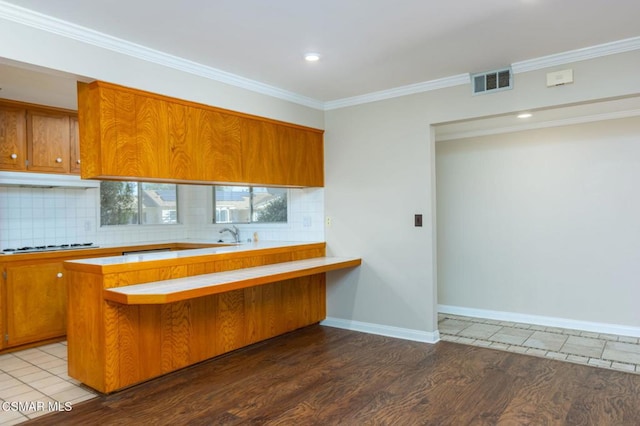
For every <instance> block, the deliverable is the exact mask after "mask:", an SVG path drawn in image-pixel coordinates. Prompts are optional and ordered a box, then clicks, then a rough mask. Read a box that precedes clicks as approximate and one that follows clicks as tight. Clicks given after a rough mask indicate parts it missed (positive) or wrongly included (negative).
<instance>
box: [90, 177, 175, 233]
mask: <svg viewBox="0 0 640 426" xmlns="http://www.w3.org/2000/svg"><path fill="white" fill-rule="evenodd" d="M176 223H178V188H177V185H174V184H166V183H145V182H111V181H103V182H101V183H100V225H101V226H109V225H171V224H176Z"/></svg>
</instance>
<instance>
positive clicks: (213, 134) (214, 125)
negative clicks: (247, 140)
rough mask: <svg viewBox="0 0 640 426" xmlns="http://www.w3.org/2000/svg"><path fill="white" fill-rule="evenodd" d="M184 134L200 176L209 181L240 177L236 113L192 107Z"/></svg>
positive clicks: (235, 179) (240, 167)
mask: <svg viewBox="0 0 640 426" xmlns="http://www.w3.org/2000/svg"><path fill="white" fill-rule="evenodd" d="M187 137H188V141H189V145H190V146H191V149H192V158H195V163H196V164H197V167H198V176H200V179H202V180H204V181H209V182H242V181H243V180H242V179H243V173H242V146H241V141H240V118H239V117H237V116H234V115H231V114H225V113H222V112H217V111H212V110H206V109H203V108H195V107H191V108H189V119H188V125H187ZM198 154H199V155H198ZM187 177H188V176H187Z"/></svg>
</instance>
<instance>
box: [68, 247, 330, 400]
mask: <svg viewBox="0 0 640 426" xmlns="http://www.w3.org/2000/svg"><path fill="white" fill-rule="evenodd" d="M324 253H325V246H324V243H322V244H319V243H315V244H314V243H311V244H309V245H303V246H298V247H296V248H288V247H287V248H286V250H279V251H273V252H270V251H268V250H258V251H256V252H255V253H254V252H251V251H247V252H239V253H225V254H213V255H200V256H197V255H194V256H193V257H191V258H189V257H182V258H180V257H179V258H175V259H166V260H163V261H147V262H144V261H141V262H136V263H135V264H127V263H123V264H121V265H120V264H114V265H109V266H107V267H105V268H102V267H101V266H97V265H92V264H83V263H80V262H73V263H69V262H68V263H66V264H65V269H66V272H67V283H68V286H69V292H68V293H69V332H68V335H67V346H68V352H69V375H70V376H71V377H73V378H75V379H77V380H79V381H81V382H82V383H84V384H85V385H87V386H90V387H92V388H94V389H96V390H98V391H100V392H103V393H111V392H114V391H117V390H120V389H123V388H126V387H129V386H132V385H135V384H136V383H141V382H143V381H146V380H149V379H152V378H155V377H158V376H161V375H163V374H167V373H169V372H172V371H176V370H178V369H180V368H183V367H186V366H189V365H193V364H195V363H197V362H201V361H204V360H206V359H209V358H212V357H215V356H218V355H221V354H224V353H227V352H230V351H233V350H235V349H238V348H241V347H244V346H247V345H250V344H253V343H256V342H259V341H262V340H266V339H269V338H271V337H275V336H277V335H280V334H283V333H286V332H289V331H293V330H295V329H298V328H301V327H304V326H307V325H310V324H314V323H317V322H319V321H321V320H323V319H324V318H325V316H326V307H325V292H326V284H325V275H324V274H315V275H311V276H305V277H301V278H294V279H287V280H284V281H278V282H274V283H271V284H266V285H259V286H253V287H248V288H243V289H238V290H232V291H228V292H223V293H219V294H214V295H209V296H203V297H194V298H192V299H188V300H184V301H179V302H173V303H167V304H157V305H124V304H119V303H115V302H111V301H109V300H106V299H105V297H104V290H105V289H108V288H114V287H122V286H129V285H134V284H142V283H145V282H152V281H158V280H166V279H171V278H184V277H189V276H194V275H199V274H206V273H213V272H222V271H229V270H235V269H241V268H248V267H252V266H261V265H269V264H273V263H279V262H288V261H293V260H301V259H308V258H313V257H320V256H324Z"/></svg>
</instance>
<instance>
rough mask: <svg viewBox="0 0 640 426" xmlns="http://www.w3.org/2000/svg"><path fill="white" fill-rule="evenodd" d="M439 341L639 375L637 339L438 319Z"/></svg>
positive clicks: (453, 317) (639, 341)
mask: <svg viewBox="0 0 640 426" xmlns="http://www.w3.org/2000/svg"><path fill="white" fill-rule="evenodd" d="M438 328H439V331H440V339H442V340H445V341H448V342H457V343H463V344H468V345H473V346H484V347H488V348H493V349H500V350H505V351H509V352H517V353H522V354H528V355H534V356H539V357H546V358H553V359H558V360H562V361H568V362H573V363H578V364H586V365H591V366H594V367H601V368H608V369H613V370H619V371H625V372H629V373H636V374H640V339H639V338H637V337H628V336H617V335H612V334H598V333H590V332H586V331H579V330H569V329H564V328H555V327H544V326H539V325H532V324H520V323H513V322H506V321H495V320H490V319H482V318H471V317H463V316H458V315H450V314H439V315H438Z"/></svg>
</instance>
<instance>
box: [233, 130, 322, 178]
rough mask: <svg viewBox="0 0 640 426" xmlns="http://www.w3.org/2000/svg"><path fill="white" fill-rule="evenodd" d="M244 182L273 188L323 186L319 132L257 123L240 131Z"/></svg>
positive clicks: (320, 135)
mask: <svg viewBox="0 0 640 426" xmlns="http://www.w3.org/2000/svg"><path fill="white" fill-rule="evenodd" d="M242 131H243V134H242V152H243V154H244V155H243V169H244V171H245V180H246V181H247V182H250V183H260V184H265V185H276V186H324V163H323V161H318V159H322V158H323V156H324V151H323V140H322V133H321V132H311V131H308V130H303V129H300V128H296V127H289V126H283V125H279V124H275V123H271V122H266V121H259V120H245V121H244V122H243V127H242Z"/></svg>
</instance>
